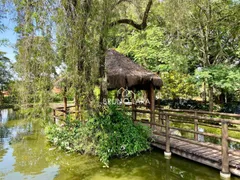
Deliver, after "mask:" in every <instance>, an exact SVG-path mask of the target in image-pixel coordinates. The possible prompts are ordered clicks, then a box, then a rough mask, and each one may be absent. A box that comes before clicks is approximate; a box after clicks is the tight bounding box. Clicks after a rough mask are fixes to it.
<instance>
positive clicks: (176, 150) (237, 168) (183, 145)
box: [152, 135, 240, 176]
mask: <svg viewBox="0 0 240 180" xmlns="http://www.w3.org/2000/svg"><path fill="white" fill-rule="evenodd" d="M153 139H154V142H153V143H152V145H153V146H155V147H157V148H160V149H162V150H165V149H166V146H165V145H166V140H165V137H163V136H159V135H154V136H153ZM202 144H206V145H209V146H214V149H213V148H209V147H204V146H201V145H197V144H192V143H190V142H185V141H182V140H178V139H172V138H170V147H171V152H172V153H173V154H176V155H179V156H181V157H184V158H187V159H190V160H192V161H195V162H199V163H202V164H204V165H207V166H210V167H213V168H216V169H219V170H221V169H222V153H221V146H217V145H213V144H211V143H202ZM217 148H218V149H219V150H216V149H217ZM230 152H232V153H234V154H229V169H230V172H231V173H232V174H234V175H236V176H240V151H239V150H232V151H230Z"/></svg>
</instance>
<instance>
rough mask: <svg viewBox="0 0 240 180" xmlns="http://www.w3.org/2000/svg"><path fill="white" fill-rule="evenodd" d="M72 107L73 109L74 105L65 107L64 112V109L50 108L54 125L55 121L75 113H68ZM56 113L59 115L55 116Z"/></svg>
mask: <svg viewBox="0 0 240 180" xmlns="http://www.w3.org/2000/svg"><path fill="white" fill-rule="evenodd" d="M73 107H75V105H72V106H67V109H66V110H65V109H64V107H56V108H52V113H53V121H54V123H56V119H60V118H61V117H66V116H67V115H68V114H73V113H76V112H73V111H69V110H70V108H73ZM57 113H59V114H57Z"/></svg>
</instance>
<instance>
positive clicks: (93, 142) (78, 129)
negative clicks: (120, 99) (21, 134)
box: [45, 105, 151, 167]
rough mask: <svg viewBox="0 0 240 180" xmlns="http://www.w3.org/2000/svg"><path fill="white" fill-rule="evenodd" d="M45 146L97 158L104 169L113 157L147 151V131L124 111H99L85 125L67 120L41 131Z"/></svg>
mask: <svg viewBox="0 0 240 180" xmlns="http://www.w3.org/2000/svg"><path fill="white" fill-rule="evenodd" d="M45 132H46V136H47V139H48V140H49V142H50V143H51V144H52V145H54V146H56V147H57V148H58V149H63V150H66V151H69V152H77V153H80V154H90V155H96V156H98V157H99V159H100V161H101V162H102V163H103V164H104V166H105V167H109V160H110V159H111V158H113V157H120V158H122V157H128V156H132V155H137V154H139V153H141V152H144V151H148V150H149V149H150V143H151V138H150V137H151V134H150V129H149V128H148V127H146V126H143V125H141V124H134V122H133V121H132V120H131V117H130V116H129V115H128V114H127V113H126V112H125V111H124V109H122V108H119V107H117V106H113V105H111V106H108V107H105V108H101V109H100V110H99V111H98V112H97V113H95V114H94V115H93V116H92V117H90V118H89V119H88V120H87V121H86V122H83V121H79V120H74V119H71V118H70V117H68V118H67V119H66V121H65V122H64V124H62V125H60V126H59V125H57V124H50V125H48V126H47V127H46V128H45Z"/></svg>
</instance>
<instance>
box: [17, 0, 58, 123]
mask: <svg viewBox="0 0 240 180" xmlns="http://www.w3.org/2000/svg"><path fill="white" fill-rule="evenodd" d="M14 3H15V6H16V10H17V19H16V20H17V23H18V26H17V27H16V28H15V30H16V32H17V33H18V42H17V49H18V54H17V56H16V60H17V61H16V63H15V70H16V72H17V75H18V78H19V79H18V95H19V105H20V106H21V107H24V108H26V107H33V109H32V110H33V111H32V112H33V113H30V114H28V118H31V117H32V116H31V115H34V116H35V115H39V114H41V115H43V118H44V119H47V118H48V112H49V102H50V92H51V89H52V78H53V75H54V71H55V66H56V61H55V59H56V58H55V56H56V55H55V54H56V53H55V50H54V42H53V41H52V30H53V29H52V24H51V21H49V19H50V18H51V14H49V13H48V11H50V10H51V9H50V8H51V7H52V6H46V3H45V2H43V1H31V0H29V1H21V2H19V1H14ZM46 7H48V8H46ZM43 17H44V18H43ZM36 112H37V113H36Z"/></svg>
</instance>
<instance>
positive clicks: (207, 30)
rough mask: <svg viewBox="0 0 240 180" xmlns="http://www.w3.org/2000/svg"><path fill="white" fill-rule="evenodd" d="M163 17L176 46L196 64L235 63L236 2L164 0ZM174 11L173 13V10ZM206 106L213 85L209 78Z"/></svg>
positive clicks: (236, 40)
mask: <svg viewBox="0 0 240 180" xmlns="http://www.w3.org/2000/svg"><path fill="white" fill-rule="evenodd" d="M164 7H165V19H166V22H167V27H168V28H169V31H170V32H171V38H173V40H174V42H175V46H176V48H178V49H181V50H182V52H183V53H186V54H188V57H189V60H190V61H195V62H197V64H198V67H203V68H205V67H211V66H215V65H217V64H223V63H234V62H235V61H236V60H237V58H236V57H237V56H236V48H237V47H238V42H239V38H240V37H239V27H240V26H239V20H238V18H237V17H239V11H238V9H239V3H235V2H234V1H231V0H229V1H224V0H217V1H213V0H197V1H190V0H187V1H178V0H173V1H170V0H167V1H164ZM173 11H174V13H173ZM207 83H208V87H209V101H210V106H209V110H210V111H212V110H213V88H214V85H213V84H212V83H211V81H208V82H207Z"/></svg>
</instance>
